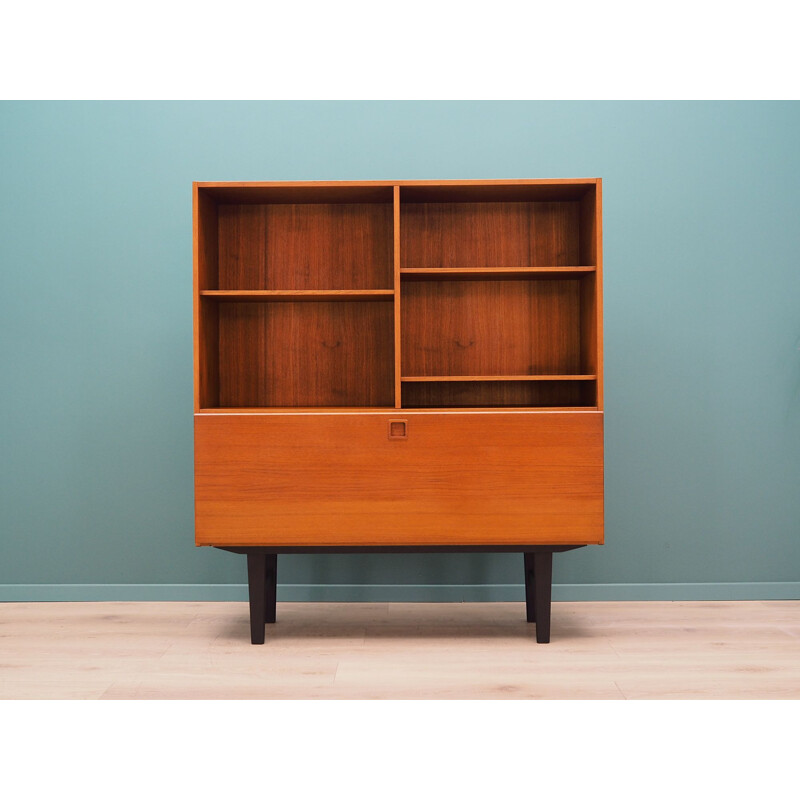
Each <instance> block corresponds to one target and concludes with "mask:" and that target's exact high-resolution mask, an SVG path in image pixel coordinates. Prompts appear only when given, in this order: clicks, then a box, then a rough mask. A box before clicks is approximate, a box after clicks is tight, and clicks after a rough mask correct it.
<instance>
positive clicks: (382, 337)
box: [194, 178, 603, 643]
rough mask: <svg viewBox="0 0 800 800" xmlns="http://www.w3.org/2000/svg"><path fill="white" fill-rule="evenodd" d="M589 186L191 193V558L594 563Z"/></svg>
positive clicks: (596, 469)
mask: <svg viewBox="0 0 800 800" xmlns="http://www.w3.org/2000/svg"><path fill="white" fill-rule="evenodd" d="M601 276H602V234H601V181H600V179H595V178H592V179H581V180H512V181H370V182H314V183H195V184H194V357H195V370H194V374H195V395H194V404H195V511H196V515H195V519H196V544H197V545H211V546H214V547H219V548H223V549H226V550H230V551H232V552H236V553H243V554H246V555H247V562H248V575H249V585H250V619H251V634H252V641H253V643H262V642H263V641H264V637H265V622H274V620H275V591H276V579H277V569H276V567H277V555H278V554H279V553H288V552H292V553H297V552H311V551H314V552H320V551H331V552H333V551H337V552H341V551H353V550H359V551H361V550H372V551H382V552H385V551H407V550H428V551H432V550H437V551H438V550H460V551H465V550H486V551H517V552H522V553H524V554H525V573H524V574H525V587H526V598H527V617H528V620H529V621H531V622H536V634H537V640H538V641H544V642H546V641H549V635H550V634H549V629H550V595H551V575H552V554H553V552H557V551H563V550H570V549H573V548H575V547H580V546H583V545H587V544H601V543H602V542H603V361H602V352H603V350H602V290H601V287H602V282H601Z"/></svg>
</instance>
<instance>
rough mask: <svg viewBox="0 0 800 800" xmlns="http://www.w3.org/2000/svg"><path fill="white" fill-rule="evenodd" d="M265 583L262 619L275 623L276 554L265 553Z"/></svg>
mask: <svg viewBox="0 0 800 800" xmlns="http://www.w3.org/2000/svg"><path fill="white" fill-rule="evenodd" d="M264 559H265V561H266V572H267V576H266V581H265V582H264V619H265V620H266V622H275V605H276V600H277V590H278V554H277V553H267V555H266V556H264Z"/></svg>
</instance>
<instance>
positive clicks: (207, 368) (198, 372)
mask: <svg viewBox="0 0 800 800" xmlns="http://www.w3.org/2000/svg"><path fill="white" fill-rule="evenodd" d="M217 232H218V222H217V205H216V203H215V202H214V200H213V199H212V198H211V197H210V196H209V195H208V194H207V193H205V192H203V191H202V190H199V189H198V188H197V186H196V185H195V186H194V337H195V339H194V349H195V370H194V380H195V410H197V409H198V408H209V407H210V406H215V405H217V403H218V398H219V346H218V342H219V328H218V313H217V308H216V305H212V304H210V303H209V302H208V301H206V300H203V299H202V298H201V297H200V292H201V291H202V290H204V289H215V288H216V287H217V284H218V282H219V239H218V235H217Z"/></svg>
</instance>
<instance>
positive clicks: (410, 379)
mask: <svg viewBox="0 0 800 800" xmlns="http://www.w3.org/2000/svg"><path fill="white" fill-rule="evenodd" d="M400 380H401V381H403V383H444V382H456V381H457V382H466V381H594V380H597V375H409V376H406V377H401V378H400Z"/></svg>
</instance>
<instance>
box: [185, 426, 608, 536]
mask: <svg viewBox="0 0 800 800" xmlns="http://www.w3.org/2000/svg"><path fill="white" fill-rule="evenodd" d="M398 418H402V419H404V420H405V421H406V424H407V434H408V435H407V438H405V439H399V440H392V439H390V438H389V436H388V432H389V425H390V423H391V421H392V420H397V419H398ZM195 476H196V491H195V506H196V531H197V543H198V544H209V545H228V546H233V545H242V546H245V545H254V544H259V545H263V546H268V545H274V546H289V545H303V544H306V545H312V544H318V545H342V546H356V545H382V544H403V545H426V544H455V543H462V544H539V543H550V544H588V543H594V544H597V543H601V542H602V540H603V420H602V415H601V414H599V413H596V412H594V413H592V412H589V413H560V414H558V413H557V414H552V415H548V414H539V413H537V412H530V413H528V414H508V413H492V414H487V413H474V414H447V413H429V412H417V413H406V415H405V416H404V417H402V416H401V417H399V416H398V413H397V411H394V412H393V411H391V410H389V411H388V412H387V413H386V414H385V415H380V414H371V415H360V414H352V415H335V414H331V415H325V414H318V415H313V416H303V415H299V414H295V415H262V416H249V415H238V416H231V417H227V418H226V417H223V416H219V415H203V414H200V415H197V416H196V418H195Z"/></svg>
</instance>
